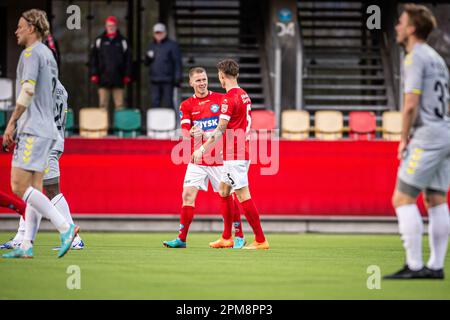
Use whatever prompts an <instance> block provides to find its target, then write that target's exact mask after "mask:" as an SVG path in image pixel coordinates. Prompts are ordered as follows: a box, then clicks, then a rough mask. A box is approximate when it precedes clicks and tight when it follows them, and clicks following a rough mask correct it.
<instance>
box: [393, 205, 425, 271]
mask: <svg viewBox="0 0 450 320" xmlns="http://www.w3.org/2000/svg"><path fill="white" fill-rule="evenodd" d="M395 212H396V213H397V218H398V228H399V231H400V234H401V236H402V240H403V247H404V248H405V250H406V263H407V265H408V267H409V268H410V269H411V270H415V271H417V270H420V269H422V268H423V260H422V233H423V221H422V217H421V216H420V211H419V208H418V207H417V205H416V204H408V205H404V206H401V207H398V208H396V209H395Z"/></svg>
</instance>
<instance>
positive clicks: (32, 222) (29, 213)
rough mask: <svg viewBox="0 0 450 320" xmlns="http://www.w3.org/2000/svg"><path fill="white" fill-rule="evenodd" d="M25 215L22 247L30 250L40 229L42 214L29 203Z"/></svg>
mask: <svg viewBox="0 0 450 320" xmlns="http://www.w3.org/2000/svg"><path fill="white" fill-rule="evenodd" d="M25 217H26V220H25V234H24V236H23V240H22V244H21V245H20V247H21V248H22V249H24V250H28V249H29V248H30V247H32V246H33V241H34V239H35V238H36V234H37V231H38V230H39V224H40V222H41V217H42V216H41V215H40V214H39V213H38V212H37V211H36V210H35V209H34V208H33V207H32V206H31V205H27V208H26V209H25Z"/></svg>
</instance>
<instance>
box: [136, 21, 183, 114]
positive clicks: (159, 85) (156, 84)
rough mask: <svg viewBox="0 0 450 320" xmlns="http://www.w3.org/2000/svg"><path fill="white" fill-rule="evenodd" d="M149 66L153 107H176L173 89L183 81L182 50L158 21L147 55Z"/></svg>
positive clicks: (146, 60) (147, 64) (146, 61)
mask: <svg viewBox="0 0 450 320" xmlns="http://www.w3.org/2000/svg"><path fill="white" fill-rule="evenodd" d="M144 63H145V65H146V66H149V76H150V93H151V96H152V101H151V103H152V108H160V107H168V108H172V109H173V108H174V104H173V89H174V86H177V87H179V86H180V85H181V82H182V81H183V75H182V69H181V52H180V48H179V46H178V43H176V42H175V41H173V40H171V39H169V38H168V37H167V31H166V26H165V25H164V24H162V23H157V24H155V25H154V26H153V41H152V42H151V43H150V45H149V46H148V50H147V53H146V55H145V61H144Z"/></svg>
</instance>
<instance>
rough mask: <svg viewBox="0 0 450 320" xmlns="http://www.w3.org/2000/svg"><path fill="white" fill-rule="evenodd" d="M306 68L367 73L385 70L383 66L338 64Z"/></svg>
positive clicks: (307, 66)
mask: <svg viewBox="0 0 450 320" xmlns="http://www.w3.org/2000/svg"><path fill="white" fill-rule="evenodd" d="M306 68H308V70H327V69H331V70H360V71H365V70H371V71H373V70H377V71H378V70H380V71H381V70H383V66H381V65H376V66H372V65H338V64H310V65H306Z"/></svg>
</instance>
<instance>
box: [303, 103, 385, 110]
mask: <svg viewBox="0 0 450 320" xmlns="http://www.w3.org/2000/svg"><path fill="white" fill-rule="evenodd" d="M305 109H306V110H311V111H319V110H338V111H385V110H391V108H390V107H388V106H386V105H354V106H352V105H311V104H305Z"/></svg>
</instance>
